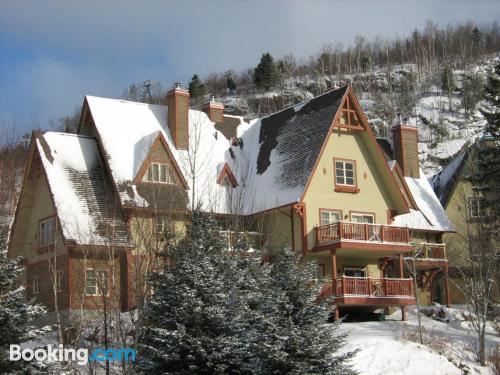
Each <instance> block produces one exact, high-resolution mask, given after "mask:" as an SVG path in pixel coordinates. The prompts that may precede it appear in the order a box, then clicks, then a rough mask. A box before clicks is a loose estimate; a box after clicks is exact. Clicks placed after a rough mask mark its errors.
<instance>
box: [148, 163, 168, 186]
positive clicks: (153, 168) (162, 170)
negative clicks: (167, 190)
mask: <svg viewBox="0 0 500 375" xmlns="http://www.w3.org/2000/svg"><path fill="white" fill-rule="evenodd" d="M144 181H146V182H158V183H161V184H175V180H174V178H173V176H172V173H170V168H169V166H168V165H167V164H161V163H151V165H150V166H149V168H148V171H147V172H146V174H145V175H144Z"/></svg>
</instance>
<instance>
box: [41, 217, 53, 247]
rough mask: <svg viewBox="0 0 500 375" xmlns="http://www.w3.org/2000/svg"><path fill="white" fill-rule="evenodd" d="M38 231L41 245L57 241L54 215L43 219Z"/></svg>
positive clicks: (48, 244)
mask: <svg viewBox="0 0 500 375" xmlns="http://www.w3.org/2000/svg"><path fill="white" fill-rule="evenodd" d="M38 232H39V233H38V235H39V244H40V247H44V246H50V245H53V244H54V242H55V227H54V217H49V218H48V219H45V220H41V221H40V224H39V228H38Z"/></svg>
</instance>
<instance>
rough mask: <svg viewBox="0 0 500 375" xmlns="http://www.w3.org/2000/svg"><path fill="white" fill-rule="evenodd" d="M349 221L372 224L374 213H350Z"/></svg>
mask: <svg viewBox="0 0 500 375" xmlns="http://www.w3.org/2000/svg"><path fill="white" fill-rule="evenodd" d="M351 221H353V222H355V223H368V224H373V223H374V222H375V215H373V214H362V213H351Z"/></svg>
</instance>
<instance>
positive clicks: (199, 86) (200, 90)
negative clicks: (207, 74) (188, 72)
mask: <svg viewBox="0 0 500 375" xmlns="http://www.w3.org/2000/svg"><path fill="white" fill-rule="evenodd" d="M205 94H206V89H205V85H204V84H203V83H202V82H201V80H200V77H198V74H194V75H193V77H192V78H191V81H190V82H189V95H190V96H191V98H193V99H195V100H196V99H200V98H203V96H204V95H205Z"/></svg>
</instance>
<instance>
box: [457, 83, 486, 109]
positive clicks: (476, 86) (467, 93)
mask: <svg viewBox="0 0 500 375" xmlns="http://www.w3.org/2000/svg"><path fill="white" fill-rule="evenodd" d="M483 85H484V81H483V78H482V76H481V75H480V74H477V73H469V74H466V75H465V76H464V79H463V83H462V90H461V93H462V106H463V107H464V111H465V115H466V116H469V115H470V114H471V113H472V112H473V111H474V109H475V108H476V105H477V103H478V102H479V101H480V100H481V99H482V98H483Z"/></svg>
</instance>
